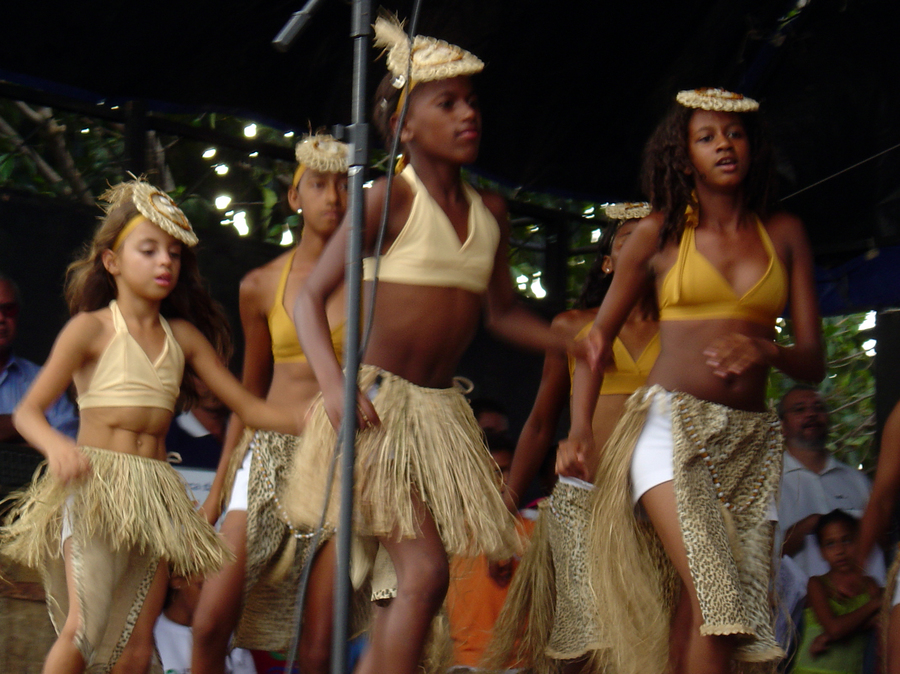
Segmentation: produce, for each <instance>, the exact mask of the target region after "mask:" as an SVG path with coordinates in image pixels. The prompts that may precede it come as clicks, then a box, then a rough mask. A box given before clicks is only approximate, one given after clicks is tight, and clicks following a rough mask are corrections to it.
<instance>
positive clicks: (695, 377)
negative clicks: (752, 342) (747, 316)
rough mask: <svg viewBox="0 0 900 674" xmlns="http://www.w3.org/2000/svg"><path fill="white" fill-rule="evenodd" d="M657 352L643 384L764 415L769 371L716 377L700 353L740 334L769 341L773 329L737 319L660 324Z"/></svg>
mask: <svg viewBox="0 0 900 674" xmlns="http://www.w3.org/2000/svg"><path fill="white" fill-rule="evenodd" d="M659 332H660V343H661V349H660V353H659V358H657V359H656V364H655V365H654V366H653V369H652V370H651V371H650V376H649V377H648V378H647V384H648V385H652V384H659V385H660V386H662V387H663V388H665V389H666V390H668V391H683V392H685V393H689V394H691V395H692V396H694V397H696V398H700V399H701V400H708V401H710V402H714V403H720V404H722V405H727V406H728V407H732V408H734V409H739V410H747V411H750V412H762V411H765V409H766V405H765V391H766V380H767V377H768V373H769V368H768V367H766V366H764V365H753V366H750V367H749V368H748V369H747V370H746V371H745V372H744V373H743V374H741V375H739V376H733V375H732V376H729V377H726V378H723V377H720V376H718V375H716V374H714V372H713V368H712V367H711V366H710V365H709V364H708V363H707V361H708V360H709V357H708V356H706V355H705V354H704V353H703V352H704V350H705V349H706V348H707V347H708V346H709V345H710V344H712V343H713V342H714V341H715V340H716V339H718V338H721V337H727V336H729V335H733V334H736V333H737V334H742V335H746V336H748V337H756V338H762V339H767V340H771V339H772V338H773V336H774V335H773V328H771V327H768V326H764V325H760V324H758V323H753V322H750V321H744V320H738V319H716V320H698V321H693V320H682V321H661V322H660V324H659Z"/></svg>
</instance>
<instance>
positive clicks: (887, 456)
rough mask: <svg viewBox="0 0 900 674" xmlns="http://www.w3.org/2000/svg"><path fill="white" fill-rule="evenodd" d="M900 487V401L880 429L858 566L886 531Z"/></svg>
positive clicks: (864, 515) (857, 548) (862, 525)
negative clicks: (878, 450) (876, 458)
mask: <svg viewBox="0 0 900 674" xmlns="http://www.w3.org/2000/svg"><path fill="white" fill-rule="evenodd" d="M898 488H900V403H897V404H896V405H895V406H894V409H893V410H892V411H891V413H890V415H889V416H888V418H887V421H885V422H884V428H883V429H882V431H881V451H880V452H879V454H878V466H877V467H876V469H875V482H874V484H873V485H872V493H871V494H870V495H869V502H868V503H867V504H866V511H865V512H864V513H863V516H862V520H860V523H859V540H858V542H857V544H856V559H857V561H858V562H859V563H860V565H861V566H865V562H866V560H867V559H868V558H869V553H871V552H872V548H873V547H874V546H875V545H876V544H877V543H878V540H879V539H880V538H881V536H882V535H883V534H884V533H885V531H887V527H888V524H889V523H890V520H891V514H892V513H893V512H894V505H895V504H896V502H897V489H898Z"/></svg>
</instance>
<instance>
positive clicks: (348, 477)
mask: <svg viewBox="0 0 900 674" xmlns="http://www.w3.org/2000/svg"><path fill="white" fill-rule="evenodd" d="M371 23H372V21H371V2H370V1H369V0H354V2H353V17H352V19H351V29H350V37H351V38H352V39H353V103H352V106H353V111H352V117H351V120H352V123H351V124H350V126H349V127H348V128H347V131H348V135H349V142H350V171H349V205H348V209H349V211H350V219H349V222H350V236H349V241H348V244H347V267H346V275H345V281H344V282H345V292H346V302H347V323H346V332H345V334H344V416H343V421H342V425H341V433H340V435H341V515H340V521H339V524H338V529H337V533H336V536H337V546H338V547H337V576H336V578H335V591H334V635H333V637H332V643H331V672H332V674H345V672H347V642H348V640H349V619H348V618H349V614H350V594H351V591H352V588H351V587H350V541H351V535H352V529H353V467H354V466H353V464H354V461H355V458H356V452H355V448H354V441H355V440H356V391H357V383H356V379H357V371H358V370H359V359H360V353H359V332H360V330H359V328H360V326H359V313H360V312H359V307H360V297H361V285H362V242H363V226H364V223H363V182H364V181H365V169H366V163H367V161H368V138H369V131H368V125H367V124H366V71H367V65H368V50H369V36H370V34H371Z"/></svg>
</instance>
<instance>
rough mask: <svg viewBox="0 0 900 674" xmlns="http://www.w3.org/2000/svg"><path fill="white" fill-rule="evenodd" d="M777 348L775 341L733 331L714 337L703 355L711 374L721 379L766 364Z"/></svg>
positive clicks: (738, 374)
mask: <svg viewBox="0 0 900 674" xmlns="http://www.w3.org/2000/svg"><path fill="white" fill-rule="evenodd" d="M777 350H778V347H777V346H776V345H775V342H772V341H769V340H763V339H757V338H754V337H748V336H747V335H742V334H739V333H736V332H735V333H732V334H730V335H725V336H724V337H719V338H718V339H716V340H715V341H714V342H713V343H712V344H710V345H709V346H708V347H706V349H705V350H704V351H703V355H704V356H706V364H707V365H709V366H710V367H711V368H712V369H713V374H715V375H716V376H718V377H721V378H722V379H733V378H734V377H737V376H740V375H742V374H743V373H744V372H746V371H747V370H748V369H750V368H751V367H753V366H757V365H768V364H769V362H770V361H771V360H772V358H773V357H774V355H777ZM773 352H774V354H773Z"/></svg>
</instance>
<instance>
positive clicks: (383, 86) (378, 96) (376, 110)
mask: <svg viewBox="0 0 900 674" xmlns="http://www.w3.org/2000/svg"><path fill="white" fill-rule="evenodd" d="M393 80H394V76H393V75H391V73H387V74H386V75H385V76H384V77H383V78H382V79H381V82H380V83H379V84H378V89H376V90H375V102H374V104H373V105H372V123H373V124H374V125H375V129H376V130H377V131H378V135H379V136H381V142H382V143H384V147H386V148H387V149H390V147H391V143H392V142H393V141H394V130H393V129H392V128H391V117H392V116H393V115H394V113H395V112H396V111H397V103H398V102H399V101H400V93H401V92H402V91H403V90H402V89H397V88H396V87H394V85H393V83H392V82H393Z"/></svg>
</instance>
